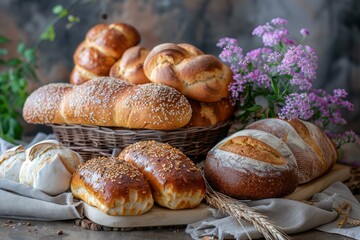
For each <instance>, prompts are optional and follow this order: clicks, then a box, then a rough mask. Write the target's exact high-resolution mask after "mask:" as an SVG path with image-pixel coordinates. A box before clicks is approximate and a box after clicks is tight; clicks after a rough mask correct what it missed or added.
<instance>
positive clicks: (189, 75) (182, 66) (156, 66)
mask: <svg viewBox="0 0 360 240" xmlns="http://www.w3.org/2000/svg"><path fill="white" fill-rule="evenodd" d="M144 72H145V75H146V77H147V78H148V79H150V81H152V82H156V83H163V84H166V85H168V86H171V87H174V88H175V89H177V90H178V91H179V92H181V93H182V94H184V95H185V96H187V97H189V98H192V99H195V100H198V101H202V102H217V101H220V100H221V99H222V98H226V97H228V96H229V91H228V87H229V84H230V83H231V82H232V76H233V74H232V72H231V70H230V68H229V67H228V66H226V65H225V64H223V63H222V62H220V60H218V59H217V58H216V57H214V56H212V55H208V54H204V53H203V52H202V51H201V50H199V49H197V48H196V47H194V46H192V45H190V44H173V43H163V44H160V45H157V46H156V47H154V48H153V49H152V50H151V51H150V53H149V55H148V56H147V57H146V59H145V62H144Z"/></svg>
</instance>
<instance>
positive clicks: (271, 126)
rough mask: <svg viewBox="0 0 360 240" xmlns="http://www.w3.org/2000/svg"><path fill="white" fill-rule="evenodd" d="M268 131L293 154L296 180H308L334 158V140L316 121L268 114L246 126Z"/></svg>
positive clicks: (325, 169)
mask: <svg viewBox="0 0 360 240" xmlns="http://www.w3.org/2000/svg"><path fill="white" fill-rule="evenodd" d="M246 128H247V129H258V130H262V131H265V132H268V133H270V134H272V135H274V136H276V137H278V138H280V139H281V140H282V141H284V142H285V143H286V144H287V145H288V146H289V148H290V149H291V151H292V152H293V154H294V155H295V158H296V161H297V165H298V167H299V183H300V184H302V183H306V182H309V181H311V180H313V179H315V178H317V177H319V176H321V175H322V174H324V173H325V172H327V171H328V170H329V169H331V168H332V167H333V166H334V164H335V162H336V159H337V151H336V148H335V146H334V144H333V143H332V142H331V140H330V139H329V138H328V137H327V136H326V134H325V133H324V132H323V131H322V130H321V129H320V128H319V127H317V126H316V125H314V124H312V123H310V122H306V121H302V120H299V119H293V120H290V121H285V120H281V119H277V118H268V119H263V120H260V121H256V122H254V123H252V124H250V125H248V126H247V127H246Z"/></svg>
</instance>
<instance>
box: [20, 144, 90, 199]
mask: <svg viewBox="0 0 360 240" xmlns="http://www.w3.org/2000/svg"><path fill="white" fill-rule="evenodd" d="M82 162H83V159H82V157H81V156H80V155H79V154H78V153H76V152H74V151H72V150H70V149H69V148H66V147H64V146H62V145H61V144H60V143H59V142H57V141H55V140H46V141H42V142H39V143H37V144H34V145H33V146H31V147H30V148H28V149H27V150H26V160H25V162H24V163H23V165H22V166H21V169H20V175H19V180H20V182H21V183H24V184H27V185H30V186H32V187H33V188H37V189H39V190H41V191H43V192H45V193H47V194H49V195H57V194H60V193H63V192H65V191H67V190H68V189H69V188H70V181H71V177H72V174H73V173H74V172H75V170H76V168H77V166H78V165H79V164H80V163H82Z"/></svg>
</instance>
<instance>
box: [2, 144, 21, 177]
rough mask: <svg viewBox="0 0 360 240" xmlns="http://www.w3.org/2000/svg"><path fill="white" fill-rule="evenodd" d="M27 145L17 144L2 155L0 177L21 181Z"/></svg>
mask: <svg viewBox="0 0 360 240" xmlns="http://www.w3.org/2000/svg"><path fill="white" fill-rule="evenodd" d="M25 150H26V149H25V147H24V146H22V145H19V146H15V147H13V148H10V149H8V150H6V151H5V152H3V153H2V154H1V155H0V178H7V179H10V180H13V181H15V182H19V173H20V168H21V165H22V164H23V163H24V161H25Z"/></svg>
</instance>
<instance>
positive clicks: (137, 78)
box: [110, 46, 150, 84]
mask: <svg viewBox="0 0 360 240" xmlns="http://www.w3.org/2000/svg"><path fill="white" fill-rule="evenodd" d="M148 54H149V50H148V49H146V48H143V47H140V46H135V47H131V48H129V49H127V50H126V51H125V52H124V54H123V55H122V56H121V58H120V59H119V60H118V61H117V62H116V63H115V64H114V65H113V66H112V67H111V69H110V77H116V78H120V79H123V80H126V81H128V82H131V83H133V84H144V83H149V82H150V80H149V79H148V78H147V77H146V76H145V73H144V69H143V64H144V61H145V58H146V56H147V55H148Z"/></svg>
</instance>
